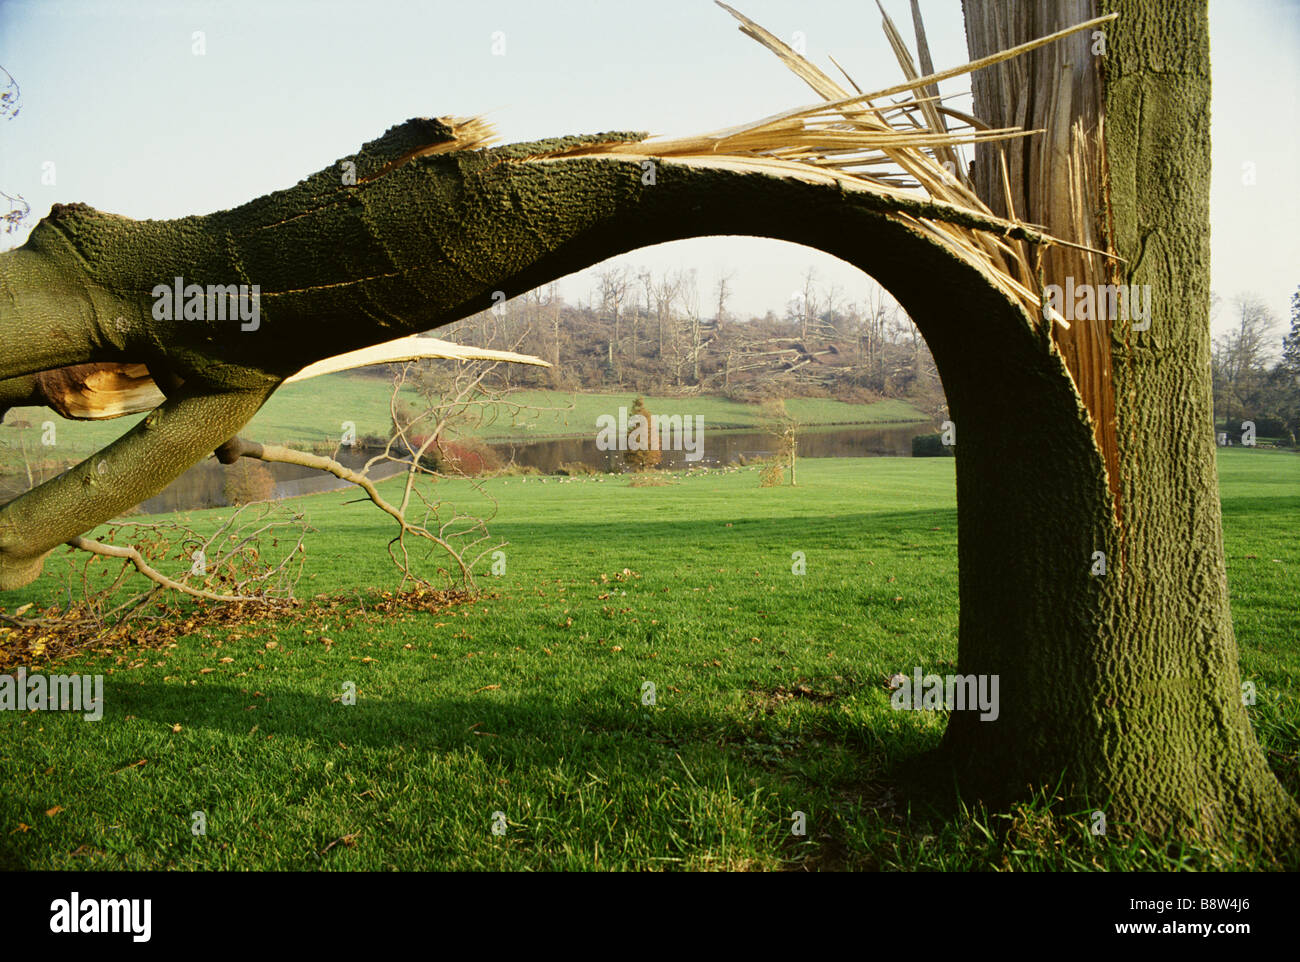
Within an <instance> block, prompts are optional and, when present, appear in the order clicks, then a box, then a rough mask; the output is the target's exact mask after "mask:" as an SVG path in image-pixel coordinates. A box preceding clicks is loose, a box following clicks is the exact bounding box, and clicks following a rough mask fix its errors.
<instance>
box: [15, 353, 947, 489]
mask: <svg viewBox="0 0 1300 962" xmlns="http://www.w3.org/2000/svg"><path fill="white" fill-rule="evenodd" d="M389 394H390V387H389V384H388V382H387V381H385V380H383V379H380V378H370V377H360V376H357V375H350V374H331V375H326V376H324V377H320V378H314V379H312V380H310V381H302V382H298V383H296V384H289V385H287V386H285V387H283V388H281V389H280V390H278V391H276V392H275V394H274V395H272V397H271V399H270V400H269V401H268V402H267V403H266V405H265V406H264V407H263V408H262V410H260V411H259V412H258V413H257V415H256V416H255V417H254V418H253V420H252V421H250V422H249V424H248V426H247V427H246V428H245V429H244V431H242V432H241V433H242V434H243V435H244V436H245V437H248V438H250V439H252V440H254V441H260V442H262V443H264V444H288V445H291V446H294V447H305V446H309V445H311V444H315V443H320V442H327V441H333V442H337V441H338V439H339V437H340V436H341V435H342V433H343V430H344V428H343V425H344V423H345V422H350V423H351V424H352V425H353V426H354V428H355V431H356V435H357V437H358V438H363V437H365V436H367V435H378V436H381V437H387V436H388V433H389V431H390V430H391V427H392V419H391V417H390V413H389ZM404 396H406V397H408V398H410V399H411V400H412V401H414V400H415V399H416V398H415V395H414V394H413V393H412V392H406V394H405V395H404ZM509 397H510V400H511V401H512V402H513V403H515V404H521V405H531V406H534V407H536V408H539V409H545V410H533V411H526V412H523V413H521V414H520V415H519V416H518V417H515V416H513V415H512V414H511V413H509V411H508V410H507V409H506V408H505V407H504V406H503V407H502V408H500V409H499V410H498V411H497V412H496V413H495V414H494V415H493V416H490V417H486V418H484V419H482V420H480V421H478V422H476V423H468V422H467V423H465V424H464V425H463V426H461V427H460V428H458V430H459V431H460V432H461V433H463V434H465V435H469V436H475V437H480V438H484V439H486V440H494V441H510V440H531V439H538V438H547V437H581V436H591V437H595V434H596V418H597V417H599V416H600V415H602V414H610V415H614V416H617V414H618V409H619V407H620V406H622V407H626V408H628V409H629V410H630V409H631V407H632V402H633V401H634V400H635V399H636V395H634V394H578V395H573V394H568V393H564V392H561V391H520V392H516V393H513V394H511V395H509ZM647 404H648V405H649V408H650V411H651V412H652V413H661V414H682V415H687V414H689V415H696V414H700V415H703V417H704V422H705V424H706V426H707V427H708V428H710V429H712V430H720V429H725V428H755V427H758V426H759V423H760V421H761V420H762V410H761V406H760V405H758V404H742V403H740V402H738V401H729V400H727V399H725V398H715V397H693V398H655V397H652V398H648V399H647ZM570 407H572V410H561V409H566V408H570ZM787 407H788V409H789V411H790V413H791V415H793V416H794V417H795V418H796V419H798V420H799V421H800V423H802V424H804V425H807V426H815V425H830V424H846V425H847V424H855V425H856V424H895V423H911V422H920V421H924V420H926V419H925V416H924V415H923V414H921V413H920V412H919V411H917V409H916V408H914V407H912V406H911V405H910V404H908V403H907V402H906V401H900V400H893V399H890V400H884V401H878V402H876V403H874V404H850V403H847V402H844V401H836V400H831V399H822V398H800V399H794V400H791V401H789V402H787ZM143 417H144V415H142V414H137V415H131V416H129V417H124V418H115V419H113V420H111V421H64V420H63V419H61V418H60V417H58V416H57V415H55V414H54V413H53V412H52V411H50V410H49V409H48V408H34V407H24V408H14V409H13V410H12V411H11V412H10V413H9V414H8V415H7V416H6V417H5V423H6V425H8V426H7V427H6V428H5V429H4V430H3V431H0V442H2V443H0V471H5V472H13V471H17V472H21V470H22V449H21V445H20V439H19V437H18V429H16V428H14V427H13V426H12V425H13V423H14V422H15V421H25V422H26V423H27V424H29V425H31V426H30V427H28V428H26V429H23V437H22V439H21V440H23V441H25V442H26V448H27V454H28V457H29V458H31V459H33V461H35V460H38V459H42V458H46V457H55V458H61V459H81V458H84V457H86V456H87V455H89V454H91V453H92V452H94V451H97V450H99V449H100V448H102V447H103V446H104V445H106V444H109V443H110V442H112V441H113V440H114V439H115V438H117V437H118V436H120V435H122V434H124V433H125V432H126V431H127V430H128V429H130V428H132V427H134V426H135V424H136V423H137V422H138V421H139V420H140V419H141V418H143ZM47 421H48V422H50V423H52V424H53V425H54V432H55V433H54V441H55V443H54V445H53V446H48V447H47V446H43V445H42V425H43V424H45V423H46V422H47Z"/></svg>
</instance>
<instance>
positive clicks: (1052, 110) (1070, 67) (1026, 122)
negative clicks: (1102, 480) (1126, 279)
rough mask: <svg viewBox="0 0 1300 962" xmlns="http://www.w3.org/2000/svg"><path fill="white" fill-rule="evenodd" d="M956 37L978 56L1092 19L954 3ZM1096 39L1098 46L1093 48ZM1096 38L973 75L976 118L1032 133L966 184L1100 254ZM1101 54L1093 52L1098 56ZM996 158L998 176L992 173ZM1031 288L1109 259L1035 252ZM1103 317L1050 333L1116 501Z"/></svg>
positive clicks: (1035, 6) (981, 149) (1013, 215)
mask: <svg viewBox="0 0 1300 962" xmlns="http://www.w3.org/2000/svg"><path fill="white" fill-rule="evenodd" d="M962 7H963V10H964V13H965V16H966V39H967V44H968V46H969V49H970V54H971V56H972V57H981V56H984V55H986V54H989V53H992V52H994V51H997V50H1002V49H1005V48H1007V47H1010V46H1013V45H1015V44H1019V43H1023V42H1024V41H1026V40H1029V39H1032V38H1034V37H1038V36H1042V35H1043V34H1047V33H1051V32H1054V31H1057V30H1060V29H1061V28H1063V27H1066V26H1069V25H1070V24H1074V23H1079V22H1081V21H1084V20H1088V19H1090V18H1093V17H1095V16H1096V15H1097V10H1096V4H1095V2H1094V0H1037V2H1036V3H1035V2H1030V3H1020V4H1015V5H1008V4H1004V3H999V2H996V0H963V4H962ZM1100 42H1101V43H1104V34H1103V38H1102V39H1101V40H1100ZM1098 43H1099V38H1098V36H1097V34H1096V33H1094V32H1093V31H1084V32H1081V33H1076V34H1073V35H1071V36H1069V37H1066V38H1063V39H1061V40H1059V41H1057V42H1056V43H1053V44H1051V45H1048V46H1045V47H1040V48H1039V49H1037V50H1034V51H1033V52H1032V53H1030V54H1028V55H1026V56H1023V57H1017V58H1015V59H1013V60H1006V61H1003V62H1002V63H998V64H995V65H993V66H990V67H986V68H984V69H982V70H978V71H976V72H975V73H974V74H972V76H971V85H972V92H973V94H974V101H975V106H974V112H975V114H976V115H977V116H979V117H980V118H981V119H982V120H984V121H985V122H986V123H988V124H990V125H992V126H994V127H1001V126H1012V125H1014V126H1021V127H1025V128H1033V129H1041V130H1042V131H1043V133H1042V134H1040V135H1039V136H1037V137H1032V138H1024V139H1020V140H1009V141H1006V142H1004V143H999V144H990V145H987V146H985V145H978V146H976V148H975V164H974V188H975V192H976V193H977V194H978V195H979V197H980V199H981V200H983V201H984V202H985V203H986V204H987V205H988V206H989V207H990V208H991V209H992V210H993V212H994V213H996V214H998V215H999V216H1002V217H1006V218H1008V219H1020V220H1024V221H1028V222H1030V223H1035V224H1041V225H1043V227H1044V228H1046V230H1047V232H1048V233H1050V234H1052V235H1054V236H1056V237H1061V238H1064V239H1066V240H1070V241H1073V242H1075V243H1077V244H1081V245H1083V246H1085V247H1090V248H1098V247H1100V246H1101V245H1102V243H1103V238H1104V236H1105V234H1104V230H1103V224H1102V216H1103V212H1104V210H1105V205H1106V199H1105V196H1104V193H1103V192H1104V190H1105V178H1104V151H1103V144H1104V135H1105V126H1104V125H1105V118H1104V117H1103V115H1102V110H1101V103H1102V66H1101V65H1102V60H1103V57H1102V56H1099V55H1098V54H1095V53H1094V52H1093V50H1094V47H1096V46H1097V44H1098ZM1098 49H1101V48H1098ZM1003 156H1005V164H1006V169H1005V172H1004V171H1003V170H1002V163H1003ZM1039 256H1040V265H1041V282H1042V283H1043V284H1044V285H1048V284H1058V285H1060V286H1061V287H1062V288H1064V287H1065V286H1066V279H1067V278H1073V283H1074V287H1075V288H1076V289H1077V288H1079V287H1080V286H1082V285H1085V284H1086V285H1095V287H1094V289H1099V288H1100V286H1101V285H1105V284H1108V283H1112V282H1113V281H1116V277H1115V276H1114V275H1115V273H1116V272H1115V269H1114V267H1113V265H1114V264H1115V262H1114V261H1108V260H1107V259H1106V258H1102V257H1099V256H1096V255H1094V254H1091V253H1088V252H1086V251H1083V250H1078V249H1075V248H1071V247H1066V246H1063V245H1053V246H1050V247H1045V248H1040V249H1039ZM1114 323H1119V322H1116V321H1115V320H1114V319H1110V320H1105V321H1102V320H1096V319H1093V320H1075V321H1073V322H1072V323H1071V324H1070V326H1069V327H1068V328H1066V327H1063V326H1061V325H1059V324H1058V325H1052V337H1053V338H1054V339H1055V341H1056V344H1057V346H1058V347H1059V349H1060V351H1061V354H1062V356H1063V357H1064V358H1065V363H1066V366H1067V367H1068V368H1069V370H1070V374H1071V375H1072V376H1073V378H1074V382H1075V384H1076V386H1077V387H1078V390H1079V394H1080V395H1081V396H1082V398H1083V402H1084V405H1085V406H1086V407H1087V409H1088V412H1089V414H1091V416H1092V420H1093V428H1094V431H1095V433H1096V437H1097V446H1098V448H1099V449H1100V450H1101V452H1102V454H1103V456H1104V460H1105V464H1106V473H1107V480H1108V483H1109V485H1110V490H1111V492H1112V494H1113V495H1114V497H1115V503H1116V511H1117V512H1118V511H1119V509H1120V504H1119V460H1118V446H1117V443H1116V436H1115V392H1114V386H1113V383H1112V380H1111V325H1112V324H1114Z"/></svg>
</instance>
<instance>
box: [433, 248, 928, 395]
mask: <svg viewBox="0 0 1300 962" xmlns="http://www.w3.org/2000/svg"><path fill="white" fill-rule="evenodd" d="M595 280H596V283H595V285H594V287H593V288H592V290H591V292H590V294H589V296H588V297H587V298H585V299H579V301H578V302H577V303H569V302H568V301H566V300H565V299H564V298H563V297H562V296H561V294H560V293H559V288H558V285H556V284H554V283H553V284H550V285H549V286H547V287H544V288H538V289H536V290H532V291H529V292H527V293H525V294H523V295H521V296H519V297H516V298H514V299H513V300H510V301H505V302H503V303H501V304H499V305H497V307H495V308H493V309H492V310H489V311H484V312H482V313H480V314H478V315H475V316H473V317H470V318H467V319H466V320H464V321H461V322H460V323H458V324H457V325H454V326H453V327H452V328H451V329H450V330H448V329H443V330H442V331H440V332H439V334H440V336H443V337H448V338H450V339H452V340H456V341H457V342H459V343H462V344H471V345H474V346H483V347H486V346H489V342H490V343H491V345H492V346H498V347H499V346H502V345H509V347H510V349H511V350H516V351H522V352H525V353H528V354H535V355H537V356H539V357H542V358H544V359H546V360H547V361H550V362H551V364H552V365H553V367H551V368H550V369H531V368H522V367H517V366H510V367H509V369H508V370H505V371H504V375H505V376H507V377H508V378H509V379H510V380H511V382H512V386H514V387H548V388H556V389H560V390H610V391H614V390H617V391H626V392H635V393H638V394H648V395H687V394H709V395H720V396H725V397H730V398H734V399H737V400H746V401H761V400H766V399H769V398H777V397H835V398H840V399H845V400H860V401H873V400H878V399H881V398H908V399H909V400H912V401H913V402H915V403H917V404H918V405H919V406H921V407H922V408H923V409H924V410H926V411H927V413H934V414H936V415H937V414H939V413H941V412H942V410H943V407H944V398H943V391H942V388H941V387H940V385H939V378H938V373H937V371H936V370H935V365H934V360H933V358H932V357H931V356H930V352H929V350H928V348H927V347H926V344H925V341H924V339H923V338H922V337H921V335H920V332H919V331H918V330H917V328H916V326H915V325H914V324H913V323H912V321H911V319H910V318H909V317H908V316H907V314H906V313H905V312H904V311H903V310H902V309H901V308H900V307H899V306H898V304H897V303H896V302H895V301H894V300H893V298H891V297H890V296H889V295H888V294H887V293H885V291H884V290H883V289H881V288H880V287H878V286H876V285H875V284H874V283H870V284H868V285H867V286H866V287H865V288H864V290H863V291H862V292H861V293H860V294H859V296H857V297H850V296H849V295H847V294H846V293H845V292H844V291H843V290H842V289H841V288H839V287H838V286H835V285H828V284H821V283H819V279H818V277H817V274H816V271H815V270H814V269H812V268H809V269H808V270H806V271H805V272H804V274H803V283H802V286H801V288H800V290H799V291H798V292H796V293H795V294H794V296H792V297H791V298H790V299H789V301H787V302H786V303H785V304H781V305H774V306H773V307H771V308H769V309H768V310H767V311H766V313H765V314H764V315H763V316H761V317H758V316H751V317H748V318H746V317H741V316H739V315H738V314H737V313H735V312H734V311H732V310H731V308H730V304H731V301H732V299H733V297H734V293H735V285H734V274H732V273H730V272H727V273H722V274H720V275H718V276H717V277H716V278H715V279H714V281H713V283H712V285H711V286H708V287H706V286H705V284H704V283H703V282H702V281H701V278H700V275H699V271H698V270H696V269H683V270H672V271H663V272H653V271H650V270H646V269H638V268H632V267H625V266H620V267H609V266H607V267H605V268H604V269H602V270H601V271H599V272H598V273H597V274H596V276H595Z"/></svg>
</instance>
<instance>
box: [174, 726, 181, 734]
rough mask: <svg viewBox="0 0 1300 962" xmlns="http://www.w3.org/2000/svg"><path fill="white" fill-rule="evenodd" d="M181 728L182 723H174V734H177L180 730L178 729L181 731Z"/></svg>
mask: <svg viewBox="0 0 1300 962" xmlns="http://www.w3.org/2000/svg"><path fill="white" fill-rule="evenodd" d="M180 730H181V726H180V725H173V726H172V734H175V733H176V732H178V731H180Z"/></svg>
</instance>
